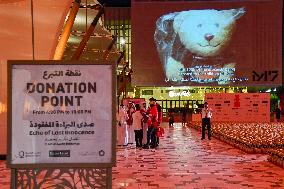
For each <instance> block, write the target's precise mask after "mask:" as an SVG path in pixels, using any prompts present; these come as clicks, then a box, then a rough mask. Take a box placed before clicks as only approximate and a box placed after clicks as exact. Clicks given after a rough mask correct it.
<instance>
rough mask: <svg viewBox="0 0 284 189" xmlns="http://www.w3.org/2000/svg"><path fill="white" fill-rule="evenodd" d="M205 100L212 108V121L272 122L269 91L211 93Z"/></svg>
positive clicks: (206, 95)
mask: <svg viewBox="0 0 284 189" xmlns="http://www.w3.org/2000/svg"><path fill="white" fill-rule="evenodd" d="M205 102H208V105H209V107H210V108H212V111H213V116H212V121H225V122H227V121H233V122H257V123H263V122H270V94H269V93H209V94H205Z"/></svg>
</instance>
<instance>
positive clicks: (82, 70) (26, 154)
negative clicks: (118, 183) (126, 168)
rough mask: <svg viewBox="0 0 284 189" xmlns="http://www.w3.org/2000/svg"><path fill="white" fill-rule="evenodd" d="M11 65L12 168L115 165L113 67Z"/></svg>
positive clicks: (53, 63) (13, 63) (37, 63)
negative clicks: (23, 165) (22, 166)
mask: <svg viewBox="0 0 284 189" xmlns="http://www.w3.org/2000/svg"><path fill="white" fill-rule="evenodd" d="M9 63H10V65H9V66H10V68H9V69H10V70H9V71H10V82H11V83H10V85H9V86H11V90H10V95H11V96H10V105H11V107H10V108H9V116H10V123H9V125H10V131H9V132H10V139H9V140H10V144H9V145H10V153H9V155H10V158H9V161H10V164H11V166H13V165H19V164H57V165H59V166H64V164H81V165H82V164H92V166H91V167H93V166H95V165H106V166H109V165H111V164H113V163H114V158H115V154H114V153H115V152H114V147H115V142H114V141H115V140H113V139H114V138H113V136H114V130H113V128H115V127H113V124H114V117H113V116H114V115H113V111H115V108H114V107H115V100H114V99H115V98H114V95H113V94H114V89H115V86H114V71H113V70H114V68H113V67H112V65H110V64H106V65H94V64H89V65H88V64H67V63H64V64H60V63H58V62H48V63H49V64H52V65H49V64H46V62H45V63H43V64H41V62H35V63H34V62H30V64H27V62H26V64H21V62H20V63H19V62H9ZM75 166H76V165H75Z"/></svg>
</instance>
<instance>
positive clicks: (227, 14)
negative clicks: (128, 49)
mask: <svg viewBox="0 0 284 189" xmlns="http://www.w3.org/2000/svg"><path fill="white" fill-rule="evenodd" d="M131 12H132V13H131V23H132V67H133V71H134V75H133V83H134V85H136V86H153V85H155V86H172V85H198V86H200V85H214V86H216V85H223V86H225V85H242V86H244V85H281V83H282V54H281V53H282V0H238V1H234V0H231V1H230V0H227V1H213V0H212V1H151V2H149V1H147V2H146V1H143V0H140V1H138V0H136V1H132V7H131Z"/></svg>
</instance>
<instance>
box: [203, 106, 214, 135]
mask: <svg viewBox="0 0 284 189" xmlns="http://www.w3.org/2000/svg"><path fill="white" fill-rule="evenodd" d="M201 117H202V138H201V140H203V139H205V130H206V127H207V131H208V139H209V140H211V118H212V109H211V108H209V106H208V103H207V102H205V103H204V108H202V110H201Z"/></svg>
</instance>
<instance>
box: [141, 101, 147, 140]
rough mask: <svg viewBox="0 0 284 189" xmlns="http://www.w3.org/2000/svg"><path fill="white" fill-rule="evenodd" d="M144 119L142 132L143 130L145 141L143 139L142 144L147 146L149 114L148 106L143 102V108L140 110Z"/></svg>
mask: <svg viewBox="0 0 284 189" xmlns="http://www.w3.org/2000/svg"><path fill="white" fill-rule="evenodd" d="M140 112H141V114H142V116H143V118H142V130H143V139H142V144H143V145H146V144H147V131H148V124H147V122H148V119H149V115H148V113H147V105H146V102H143V106H142V108H141V110H140Z"/></svg>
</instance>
